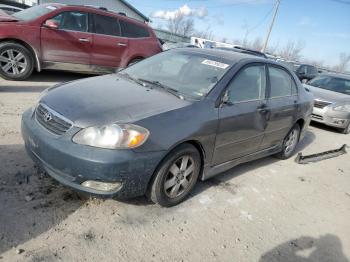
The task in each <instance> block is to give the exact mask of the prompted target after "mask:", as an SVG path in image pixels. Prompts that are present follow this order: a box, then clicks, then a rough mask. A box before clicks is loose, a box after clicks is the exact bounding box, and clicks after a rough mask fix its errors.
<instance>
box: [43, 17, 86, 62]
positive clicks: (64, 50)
mask: <svg viewBox="0 0 350 262" xmlns="http://www.w3.org/2000/svg"><path fill="white" fill-rule="evenodd" d="M88 17H89V16H88V14H87V13H85V12H80V11H66V12H62V13H60V14H58V15H57V16H55V17H54V18H52V19H54V20H56V21H57V22H58V23H59V27H58V29H50V28H46V27H44V26H42V27H41V50H42V56H43V60H44V61H51V62H61V63H74V64H85V65H89V64H90V52H91V42H92V35H91V33H89V18H88Z"/></svg>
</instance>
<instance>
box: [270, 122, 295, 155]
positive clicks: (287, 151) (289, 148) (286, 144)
mask: <svg viewBox="0 0 350 262" xmlns="http://www.w3.org/2000/svg"><path fill="white" fill-rule="evenodd" d="M299 137H300V126H299V125H298V124H296V125H295V126H293V128H292V129H291V130H290V131H289V133H288V135H287V136H286V138H285V139H284V141H283V145H282V151H281V152H279V153H278V154H276V155H275V156H276V157H277V158H279V159H288V158H290V157H291V156H292V155H293V154H294V152H295V149H296V147H297V145H298V142H299Z"/></svg>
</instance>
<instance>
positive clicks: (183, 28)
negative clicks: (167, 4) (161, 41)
mask: <svg viewBox="0 0 350 262" xmlns="http://www.w3.org/2000/svg"><path fill="white" fill-rule="evenodd" d="M180 33H181V34H182V35H184V36H191V35H193V33H194V20H193V19H192V18H188V19H185V20H184V21H183V22H182V24H181V25H180Z"/></svg>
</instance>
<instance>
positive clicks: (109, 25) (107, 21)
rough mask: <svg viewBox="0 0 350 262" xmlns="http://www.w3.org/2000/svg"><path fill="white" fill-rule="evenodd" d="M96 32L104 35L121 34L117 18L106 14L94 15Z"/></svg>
mask: <svg viewBox="0 0 350 262" xmlns="http://www.w3.org/2000/svg"><path fill="white" fill-rule="evenodd" d="M94 17H95V32H96V33H97V34H102V35H111V36H120V35H121V32H120V26H119V22H118V20H117V19H116V18H113V17H110V16H104V15H97V14H95V15H94Z"/></svg>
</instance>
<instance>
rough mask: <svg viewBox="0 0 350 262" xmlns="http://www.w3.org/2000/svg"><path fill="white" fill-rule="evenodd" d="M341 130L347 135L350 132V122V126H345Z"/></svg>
mask: <svg viewBox="0 0 350 262" xmlns="http://www.w3.org/2000/svg"><path fill="white" fill-rule="evenodd" d="M340 131H341V132H342V133H343V134H345V135H347V134H350V123H349V124H348V126H347V127H346V128H343V129H341V130H340Z"/></svg>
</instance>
